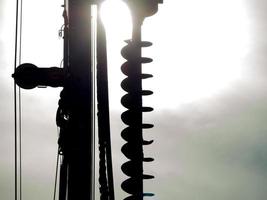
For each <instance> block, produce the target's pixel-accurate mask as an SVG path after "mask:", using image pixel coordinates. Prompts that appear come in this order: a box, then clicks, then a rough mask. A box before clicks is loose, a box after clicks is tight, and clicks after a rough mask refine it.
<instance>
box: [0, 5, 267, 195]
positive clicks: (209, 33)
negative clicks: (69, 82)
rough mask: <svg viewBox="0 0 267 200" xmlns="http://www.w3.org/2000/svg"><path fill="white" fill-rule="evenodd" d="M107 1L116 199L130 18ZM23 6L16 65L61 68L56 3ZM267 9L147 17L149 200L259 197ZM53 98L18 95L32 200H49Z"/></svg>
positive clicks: (0, 73) (9, 31)
mask: <svg viewBox="0 0 267 200" xmlns="http://www.w3.org/2000/svg"><path fill="white" fill-rule="evenodd" d="M106 1H107V5H106V7H105V8H103V10H105V9H106V10H108V11H106V13H107V14H106V15H104V20H105V23H106V25H107V33H108V50H109V53H108V54H109V78H110V95H111V102H110V103H111V120H112V121H111V125H112V141H113V156H114V174H115V185H116V188H117V189H116V195H117V199H122V197H123V196H125V194H124V193H123V192H122V191H121V189H120V186H119V185H120V183H121V181H122V180H124V179H125V176H124V175H123V174H122V172H121V171H120V165H121V164H122V163H123V162H124V161H125V158H124V156H123V155H122V153H121V152H120V148H121V146H122V144H123V143H124V141H123V140H122V139H121V138H120V131H121V130H122V128H123V127H124V126H123V124H122V123H121V122H120V114H121V112H122V110H123V108H122V106H121V105H120V98H121V95H122V94H123V92H122V89H121V88H120V82H121V80H122V79H123V77H124V76H123V75H122V73H121V71H120V66H121V64H122V63H123V62H124V60H123V58H122V57H121V56H120V50H121V48H122V47H123V45H124V43H123V40H125V39H129V37H130V26H129V24H130V22H129V21H128V20H129V13H128V14H127V9H126V7H125V5H122V4H121V3H119V2H118V1H116V0H106ZM23 2H24V15H23V19H24V24H23V40H22V49H23V52H22V62H32V63H34V64H36V65H38V66H40V67H49V66H59V64H60V62H61V59H62V40H61V39H59V38H58V36H57V34H58V30H59V28H60V26H61V25H62V23H63V19H62V17H61V14H62V8H61V7H60V5H61V4H62V2H63V1H61V0H57V1H53V0H47V1H41V0H23ZM112 2H115V4H116V5H117V6H119V7H115V6H114V5H113V4H112ZM116 2H117V3H116ZM108 4H110V5H112V6H111V7H108ZM14 9H15V5H14V2H11V1H7V0H1V1H0V51H1V55H0V87H1V90H0V91H1V93H0V99H1V104H0V112H1V113H2V118H1V119H0V130H1V135H2V138H1V144H0V177H1V178H0V194H1V197H2V198H3V199H7V200H9V199H13V195H14V193H13V187H14V184H13V180H14V178H13V176H14V174H13V167H14V165H13V154H14V153H13V148H14V143H13V139H14V138H13V93H12V92H13V88H12V87H13V81H12V80H11V78H10V75H11V74H12V72H13V48H14V41H13V38H14V20H15V18H14V17H15V12H14ZM266 10H267V2H266V1H265V0H253V1H249V0H201V1H200V0H168V1H167V0H166V1H165V2H164V4H163V5H161V6H160V8H159V12H158V13H157V14H156V15H155V16H153V17H151V18H148V19H146V21H145V23H144V26H143V38H144V40H148V41H151V42H153V46H152V47H149V48H147V49H145V50H144V55H145V56H148V57H151V58H153V59H154V62H152V63H151V64H146V65H145V66H144V71H145V72H147V73H152V74H153V75H154V78H153V79H150V80H147V81H146V82H145V83H144V88H147V89H152V90H153V91H154V95H152V96H151V97H149V98H146V99H144V103H145V104H146V105H151V106H153V107H154V108H155V111H154V112H152V113H149V114H146V115H145V117H144V118H145V120H146V121H149V122H152V123H154V124H155V128H154V129H152V130H151V131H147V132H145V134H144V135H145V137H146V138H149V139H154V140H155V142H154V143H153V144H152V145H151V146H150V147H146V149H145V154H146V155H151V156H153V157H154V158H155V162H154V163H153V164H151V165H147V166H145V169H146V171H147V172H149V173H152V174H154V175H155V176H156V179H155V180H153V181H151V182H148V183H145V188H146V189H147V191H148V192H155V193H156V196H155V197H153V198H151V199H155V200H159V199H162V200H163V199H164V200H173V199H184V200H204V199H205V200H211V199H212V200H214V199H215V200H223V199H224V200H225V199H228V200H241V199H242V200H251V199H254V200H265V199H266V196H267V191H266V184H267V177H266V175H267V173H266V170H267V159H266V155H267V142H266V141H267V133H266V131H267V125H266V118H267V105H266V102H267V96H266V94H267V92H266V90H267V81H266V76H267V70H266V64H267V56H266V54H267V51H266V49H267V48H266V44H267V38H266V35H267V26H266V24H267V22H266V19H267V16H266V13H267V12H266ZM114 22H115V23H114ZM59 91H60V89H51V88H47V89H35V90H32V91H25V90H23V91H22V103H23V140H22V142H23V152H22V153H23V195H24V196H23V197H24V199H27V200H31V199H39V200H43V199H46V200H47V199H50V198H51V199H52V190H53V181H54V180H53V178H54V171H55V159H56V148H57V147H56V142H57V133H56V126H55V112H56V109H57V101H58V98H59V97H58V93H59Z"/></svg>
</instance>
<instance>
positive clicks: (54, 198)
mask: <svg viewBox="0 0 267 200" xmlns="http://www.w3.org/2000/svg"><path fill="white" fill-rule="evenodd" d="M58 163H59V147H58V150H57V163H56V175H55V184H54V195H53V200H56V194H57V179H58V166H59V164H58Z"/></svg>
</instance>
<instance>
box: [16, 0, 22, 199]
mask: <svg viewBox="0 0 267 200" xmlns="http://www.w3.org/2000/svg"><path fill="white" fill-rule="evenodd" d="M15 26H16V27H15V50H14V51H15V52H14V71H15V70H16V67H17V65H19V64H20V63H21V46H22V45H21V39H22V0H20V1H19V0H17V1H16V18H15ZM17 96H18V99H17ZM17 104H18V105H17ZM21 113H22V106H21V91H20V89H19V90H18V94H17V86H16V83H15V80H14V121H15V122H14V132H15V135H14V137H15V141H14V143H15V148H14V151H15V200H17V199H18V197H19V199H20V200H21V199H22V162H21V161H22V153H21V146H22V141H21V133H22V128H21V127H22V126H21V124H22V122H21V119H22V116H21ZM18 140H19V141H18ZM18 144H19V148H18ZM18 152H19V155H18ZM18 159H19V163H18ZM18 173H19V177H18ZM18 179H19V181H18ZM18 185H19V187H18ZM18 191H19V193H18Z"/></svg>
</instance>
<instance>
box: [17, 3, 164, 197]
mask: <svg viewBox="0 0 267 200" xmlns="http://www.w3.org/2000/svg"><path fill="white" fill-rule="evenodd" d="M125 2H126V3H127V4H128V5H129V8H130V10H131V12H132V17H133V34H132V38H131V39H130V40H128V41H127V46H126V47H124V48H123V49H122V52H121V53H122V56H123V57H124V58H125V59H126V60H127V62H125V63H124V64H123V65H122V72H123V73H124V74H125V75H127V78H126V79H125V80H124V81H123V82H122V84H121V86H122V88H123V89H124V90H125V91H127V94H126V95H125V96H124V97H123V98H122V100H121V102H122V104H123V106H125V107H126V108H127V109H128V110H127V111H126V112H124V113H123V114H122V120H123V122H124V123H125V124H127V125H128V127H127V128H126V129H124V130H123V131H122V137H123V138H124V139H125V140H126V141H127V143H126V144H125V145H124V146H123V147H122V152H123V153H124V155H125V156H126V157H127V158H128V159H129V161H128V162H126V163H125V164H123V165H122V171H123V172H124V173H125V174H126V175H127V176H129V179H127V180H126V181H124V182H123V183H122V189H123V190H124V191H126V192H127V193H129V194H130V195H131V196H129V197H127V198H125V200H141V199H143V197H144V196H153V194H152V193H144V192H143V179H150V178H153V176H152V175H145V174H144V173H143V162H150V161H152V160H153V159H152V158H146V157H144V155H143V145H148V144H151V143H152V142H153V141H144V140H143V137H142V131H143V129H144V128H151V127H152V126H153V125H151V124H143V122H142V113H143V112H149V111H152V110H153V109H152V108H150V107H144V106H143V105H142V96H143V95H150V94H152V92H151V91H146V90H142V79H144V78H149V77H152V75H150V74H142V70H141V66H142V63H149V62H151V61H152V59H150V58H143V57H142V56H141V48H142V47H147V46H150V45H151V43H150V42H143V41H142V40H141V26H142V23H143V21H144V19H145V17H148V16H151V15H153V14H155V13H156V12H157V10H158V4H159V3H162V1H161V0H125ZM100 3H102V1H100V0H99V1H97V0H66V2H65V4H64V5H63V7H64V11H63V17H64V29H63V33H64V34H63V37H64V62H63V63H64V66H63V68H56V67H53V68H37V67H36V66H35V65H33V64H30V63H25V64H22V65H20V66H19V67H18V68H17V69H16V71H15V73H14V74H13V77H14V78H15V81H16V83H17V85H19V86H20V87H22V88H24V89H32V88H34V87H36V86H51V87H63V90H62V92H61V94H60V100H59V103H58V105H59V106H58V110H57V117H56V123H57V126H58V127H59V128H60V136H59V139H58V145H59V154H61V155H62V163H61V168H60V185H59V200H93V199H94V197H93V195H92V194H93V193H92V189H93V186H92V185H93V181H92V179H93V177H92V171H93V163H94V162H93V146H92V145H93V131H94V130H93V126H94V125H93V118H94V115H95V113H94V110H93V106H94V105H93V104H94V99H93V98H94V90H93V85H94V75H93V73H92V72H93V71H94V69H93V67H94V66H93V64H92V63H93V62H92V59H93V58H92V41H91V38H92V23H91V16H92V15H91V9H90V8H91V6H92V5H96V6H97V10H98V18H97V41H96V54H97V71H96V73H97V75H96V78H97V80H96V84H97V97H96V99H97V111H98V114H97V116H98V139H99V158H100V159H99V160H100V163H99V174H100V177H99V184H100V195H101V196H100V199H101V200H114V199H115V198H114V186H113V175H112V159H111V145H110V125H109V121H110V120H109V101H108V73H107V55H106V38H105V30H104V27H103V24H102V22H101V20H100V18H99V5H100Z"/></svg>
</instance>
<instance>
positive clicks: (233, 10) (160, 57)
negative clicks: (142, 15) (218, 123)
mask: <svg viewBox="0 0 267 200" xmlns="http://www.w3.org/2000/svg"><path fill="white" fill-rule="evenodd" d="M174 4H176V6H174ZM156 15H159V17H158V18H157V19H155V20H157V21H153V20H154V19H153V17H152V18H151V19H148V21H147V22H146V23H145V24H144V30H145V35H147V36H148V38H149V36H151V38H153V39H154V40H155V39H156V40H155V41H152V42H153V43H154V44H155V46H157V47H160V48H159V49H156V47H155V49H153V47H152V50H151V52H150V51H149V50H148V52H149V53H151V54H150V55H149V56H150V57H152V58H154V60H155V62H153V63H151V64H150V65H153V67H152V68H153V70H152V72H153V73H154V75H155V78H154V81H152V82H151V85H150V87H151V88H156V89H157V91H155V93H156V96H154V97H153V98H152V99H154V100H155V99H157V100H156V101H155V103H156V104H157V105H159V107H162V105H163V102H164V105H165V107H166V106H167V107H168V105H169V106H171V107H172V108H173V107H175V106H179V105H180V104H182V103H189V102H194V101H197V100H200V99H203V98H207V97H211V96H213V95H216V94H219V93H221V92H222V91H223V90H224V89H225V88H228V87H229V86H231V85H232V84H233V83H234V82H235V81H237V80H239V79H240V78H242V59H243V58H244V56H245V55H246V53H247V51H248V36H249V29H248V25H247V13H246V10H245V6H244V3H243V2H242V0H235V1H231V0H224V1H222V0H203V1H199V0H187V1H185V0H177V1H176V3H173V2H172V3H169V2H168V1H166V2H164V4H163V5H162V6H160V9H159V12H158V13H157V14H156ZM102 17H103V20H104V23H105V25H106V28H107V32H108V33H114V34H111V35H109V36H108V38H110V41H111V42H112V41H115V40H113V39H112V38H116V37H121V38H120V39H121V40H124V39H127V38H125V37H123V34H121V35H120V34H118V33H119V32H118V30H122V29H124V30H128V32H127V34H128V35H129V30H130V28H131V23H130V22H131V20H130V15H129V12H128V10H127V7H126V5H125V4H124V3H122V1H118V0H109V1H106V3H105V4H104V6H103V9H102ZM146 27H147V28H146ZM110 30H113V31H110ZM114 30H117V31H114ZM124 34H125V33H124ZM112 45H116V44H115V43H114V44H112ZM114 53H115V52H114ZM116 53H118V52H116ZM110 67H112V66H110ZM152 68H149V69H152ZM173 90H175V91H173ZM157 93H158V94H157Z"/></svg>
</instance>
